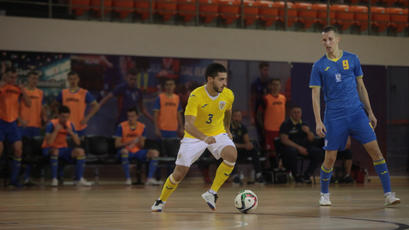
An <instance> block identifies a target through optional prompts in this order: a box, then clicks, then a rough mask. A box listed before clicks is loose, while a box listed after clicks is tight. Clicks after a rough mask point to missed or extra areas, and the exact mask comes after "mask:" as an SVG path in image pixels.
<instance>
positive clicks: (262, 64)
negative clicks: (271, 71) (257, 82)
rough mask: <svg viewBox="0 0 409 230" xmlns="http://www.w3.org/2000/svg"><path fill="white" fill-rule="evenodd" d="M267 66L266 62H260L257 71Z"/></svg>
mask: <svg viewBox="0 0 409 230" xmlns="http://www.w3.org/2000/svg"><path fill="white" fill-rule="evenodd" d="M268 66H269V65H268V63H267V62H260V64H258V68H259V69H262V68H264V67H268Z"/></svg>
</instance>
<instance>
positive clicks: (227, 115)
mask: <svg viewBox="0 0 409 230" xmlns="http://www.w3.org/2000/svg"><path fill="white" fill-rule="evenodd" d="M231 116H232V111H231V109H229V110H226V111H225V112H224V121H223V123H224V128H225V129H226V133H227V134H228V135H229V137H230V139H232V140H233V135H232V134H231V132H230V121H231Z"/></svg>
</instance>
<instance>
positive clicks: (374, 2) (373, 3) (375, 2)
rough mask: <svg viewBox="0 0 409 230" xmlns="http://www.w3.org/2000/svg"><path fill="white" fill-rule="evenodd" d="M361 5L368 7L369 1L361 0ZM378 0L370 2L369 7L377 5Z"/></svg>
mask: <svg viewBox="0 0 409 230" xmlns="http://www.w3.org/2000/svg"><path fill="white" fill-rule="evenodd" d="M361 1H362V3H364V4H366V5H368V3H369V1H368V0H361ZM378 1H379V0H371V6H375V5H376V4H377V3H378Z"/></svg>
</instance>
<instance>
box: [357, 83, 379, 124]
mask: <svg viewBox="0 0 409 230" xmlns="http://www.w3.org/2000/svg"><path fill="white" fill-rule="evenodd" d="M356 82H357V87H358V94H359V98H360V100H361V102H362V103H363V104H364V107H365V110H366V112H367V113H368V117H369V121H370V122H371V125H372V127H373V128H374V129H375V127H376V124H377V120H376V117H375V115H374V113H373V111H372V107H371V102H370V101H369V96H368V91H367V90H366V87H365V84H364V80H363V79H362V77H358V78H356Z"/></svg>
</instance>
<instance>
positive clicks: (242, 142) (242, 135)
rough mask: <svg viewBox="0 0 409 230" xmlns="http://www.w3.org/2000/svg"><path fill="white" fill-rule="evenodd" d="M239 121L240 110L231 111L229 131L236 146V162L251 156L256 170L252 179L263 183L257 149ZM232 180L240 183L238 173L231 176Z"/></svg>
mask: <svg viewBox="0 0 409 230" xmlns="http://www.w3.org/2000/svg"><path fill="white" fill-rule="evenodd" d="M241 121H242V116H241V112H240V111H237V110H236V111H233V114H232V123H231V126H230V132H231V134H232V135H233V142H234V144H235V145H236V147H237V160H238V162H243V161H245V160H246V159H247V158H248V157H251V159H252V164H253V167H254V170H255V172H256V175H255V178H253V180H255V181H256V182H257V183H264V179H263V175H262V172H261V164H260V160H259V156H258V155H257V151H256V149H255V148H254V146H253V144H252V143H251V141H250V138H249V135H248V132H247V127H246V126H245V125H244V124H243V123H242V122H241ZM236 168H237V167H236ZM236 168H235V169H236ZM233 182H234V183H239V184H242V181H241V178H240V176H239V174H236V175H234V176H233Z"/></svg>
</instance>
